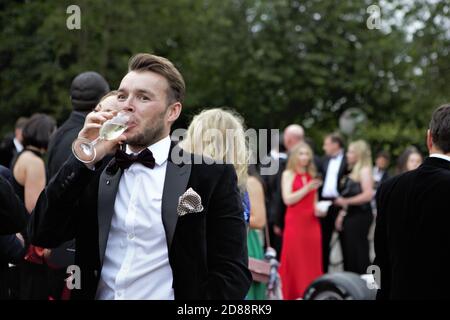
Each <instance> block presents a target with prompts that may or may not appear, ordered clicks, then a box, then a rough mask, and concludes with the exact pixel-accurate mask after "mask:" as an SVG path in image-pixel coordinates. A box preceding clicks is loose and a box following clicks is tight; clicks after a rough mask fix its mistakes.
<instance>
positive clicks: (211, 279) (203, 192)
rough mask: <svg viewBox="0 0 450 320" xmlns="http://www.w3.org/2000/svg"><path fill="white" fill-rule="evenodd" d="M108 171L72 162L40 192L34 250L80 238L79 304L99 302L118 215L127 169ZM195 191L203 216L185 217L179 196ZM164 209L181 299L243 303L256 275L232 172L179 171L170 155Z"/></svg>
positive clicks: (184, 167)
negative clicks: (250, 266) (114, 219)
mask: <svg viewBox="0 0 450 320" xmlns="http://www.w3.org/2000/svg"><path fill="white" fill-rule="evenodd" d="M191 160H193V157H191ZM104 162H105V164H106V163H107V162H108V161H104ZM103 167H104V165H103ZM103 167H101V168H98V169H97V170H96V171H92V170H89V169H87V168H86V167H85V166H84V165H83V164H82V163H80V162H79V161H77V160H76V159H75V158H74V157H73V156H72V157H70V158H69V159H68V160H67V162H66V163H65V164H64V165H63V167H62V168H61V170H60V171H59V172H58V173H57V175H56V176H55V177H54V178H53V179H52V180H51V181H50V183H49V184H48V186H47V187H46V189H45V190H44V191H43V193H42V194H41V196H40V198H39V200H38V202H37V205H36V208H35V210H34V212H33V214H32V221H31V223H30V224H29V227H30V228H29V232H30V236H31V241H32V243H33V244H35V245H39V246H43V247H55V246H58V245H59V244H60V243H61V242H63V241H66V240H69V239H72V238H75V239H76V245H77V249H76V257H75V261H76V264H77V265H78V266H79V267H80V268H81V289H80V290H77V289H74V290H73V291H72V296H73V297H74V298H81V299H92V298H94V296H95V293H96V289H97V284H98V280H99V277H100V272H101V268H102V262H103V257H104V254H105V250H106V244H107V238H108V234H109V229H110V224H111V218H112V216H113V214H114V202H115V197H116V192H117V189H118V186H119V181H120V177H121V175H122V170H120V169H119V170H117V172H115V173H114V172H111V171H110V170H108V168H107V169H106V170H103ZM190 187H191V188H193V189H194V190H195V191H196V192H197V193H198V194H199V195H200V197H201V199H202V205H203V207H204V211H203V212H202V213H197V214H186V215H185V216H182V217H178V215H177V204H178V198H179V197H180V196H181V195H182V194H183V193H184V192H185V191H186V190H187V189H188V188H190ZM143 192H145V191H144V190H143ZM161 211H162V220H163V224H164V228H165V231H166V238H167V246H168V252H169V262H170V265H171V268H172V271H173V288H174V294H175V299H243V298H244V297H245V296H246V294H247V291H248V289H249V287H250V284H251V273H250V272H249V270H248V253H247V242H246V226H245V221H244V218H243V208H242V202H241V197H240V194H239V190H238V188H237V178H236V173H235V171H234V168H233V166H231V165H218V164H214V165H207V164H195V163H193V164H181V165H177V164H175V163H174V162H172V161H171V160H170V157H169V160H168V162H167V171H166V178H165V183H164V189H163V198H162V205H161Z"/></svg>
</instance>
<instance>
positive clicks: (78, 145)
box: [72, 112, 130, 163]
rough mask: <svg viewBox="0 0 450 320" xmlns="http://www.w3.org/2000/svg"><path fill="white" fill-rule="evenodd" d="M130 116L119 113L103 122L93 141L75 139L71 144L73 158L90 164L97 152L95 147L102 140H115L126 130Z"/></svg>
mask: <svg viewBox="0 0 450 320" xmlns="http://www.w3.org/2000/svg"><path fill="white" fill-rule="evenodd" d="M129 120H130V115H129V114H127V113H125V112H119V113H118V114H117V115H116V116H115V117H113V118H112V119H109V120H107V121H105V122H104V123H103V125H102V127H101V128H100V132H99V136H98V138H97V139H95V140H94V141H90V140H89V139H86V138H77V139H75V141H74V142H73V143H72V152H73V154H74V156H75V157H76V158H77V159H78V160H80V161H81V162H83V163H91V162H93V161H94V160H95V157H96V156H97V152H96V150H95V145H96V144H97V143H98V142H99V141H102V140H114V139H117V138H118V137H119V136H120V135H121V134H122V133H124V132H125V130H127V128H128V121H129Z"/></svg>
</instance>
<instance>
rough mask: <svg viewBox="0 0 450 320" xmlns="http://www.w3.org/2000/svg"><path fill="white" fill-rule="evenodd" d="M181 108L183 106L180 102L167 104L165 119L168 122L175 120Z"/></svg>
mask: <svg viewBox="0 0 450 320" xmlns="http://www.w3.org/2000/svg"><path fill="white" fill-rule="evenodd" d="M182 108H183V106H182V105H181V103H180V102H175V103H174V104H172V105H170V106H169V110H168V111H169V112H168V117H167V121H169V122H170V123H173V122H175V120H177V119H178V117H179V116H180V114H181V109H182Z"/></svg>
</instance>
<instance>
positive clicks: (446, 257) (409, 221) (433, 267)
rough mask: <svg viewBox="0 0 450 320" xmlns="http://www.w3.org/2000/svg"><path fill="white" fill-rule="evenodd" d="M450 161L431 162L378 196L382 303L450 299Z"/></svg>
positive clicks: (385, 187)
mask: <svg viewBox="0 0 450 320" xmlns="http://www.w3.org/2000/svg"><path fill="white" fill-rule="evenodd" d="M449 190H450V162H449V161H446V160H443V159H439V158H427V159H426V160H425V162H424V163H423V164H422V165H421V166H420V167H419V168H418V169H416V170H414V171H410V172H407V173H404V174H401V175H399V176H396V177H393V178H391V179H388V180H387V181H386V182H385V183H383V184H381V186H380V187H379V189H378V192H377V208H378V214H377V224H376V229H375V253H376V258H375V262H374V264H376V265H378V266H379V267H380V270H381V290H379V291H378V295H377V298H378V299H433V298H434V299H437V298H439V299H442V298H446V299H449V298H450V291H449V288H450V278H449V277H448V276H447V273H448V268H449V265H450V237H449V226H450V201H449V198H448V197H449Z"/></svg>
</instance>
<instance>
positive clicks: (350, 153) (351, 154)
mask: <svg viewBox="0 0 450 320" xmlns="http://www.w3.org/2000/svg"><path fill="white" fill-rule="evenodd" d="M346 157H347V163H348V164H349V165H351V166H352V165H354V164H355V163H357V162H358V160H359V156H358V154H357V153H356V150H355V147H353V146H352V145H350V146H349V147H348V150H347V154H346Z"/></svg>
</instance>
